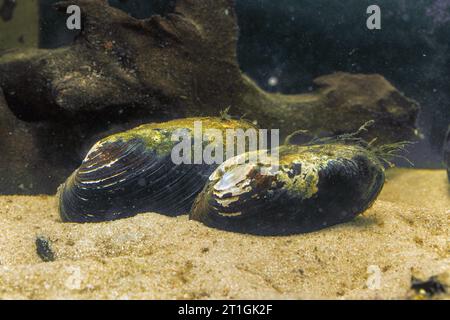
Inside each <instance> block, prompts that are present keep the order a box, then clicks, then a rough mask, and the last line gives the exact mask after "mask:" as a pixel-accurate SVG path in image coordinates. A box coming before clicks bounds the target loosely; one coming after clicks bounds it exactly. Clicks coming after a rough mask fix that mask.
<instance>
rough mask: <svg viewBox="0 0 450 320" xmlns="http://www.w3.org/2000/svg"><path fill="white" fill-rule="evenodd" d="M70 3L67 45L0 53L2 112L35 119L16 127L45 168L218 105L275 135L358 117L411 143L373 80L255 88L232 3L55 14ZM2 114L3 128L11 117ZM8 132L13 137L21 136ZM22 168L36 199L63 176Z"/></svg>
mask: <svg viewBox="0 0 450 320" xmlns="http://www.w3.org/2000/svg"><path fill="white" fill-rule="evenodd" d="M69 4H77V5H79V6H80V7H81V9H82V15H83V18H82V22H83V29H82V31H81V34H80V35H79V36H78V38H77V39H76V40H75V41H74V43H73V44H72V45H70V46H68V47H63V48H58V49H52V50H44V49H29V50H26V51H14V52H9V53H7V54H5V55H3V56H2V57H0V87H1V88H2V89H3V92H4V95H5V99H6V102H7V104H8V107H9V109H10V110H11V111H12V112H13V113H14V114H15V116H16V117H17V118H19V119H21V120H25V121H28V122H36V123H37V124H28V125H25V124H20V125H18V126H22V125H24V126H28V127H29V128H33V130H39V132H40V133H41V134H40V135H38V136H34V135H33V137H32V138H33V139H32V141H34V142H28V143H30V144H33V145H32V146H30V149H33V148H36V149H37V151H36V150H35V151H33V152H35V153H36V154H39V155H36V156H35V157H38V156H40V155H41V154H42V153H46V156H45V157H43V158H41V159H40V160H44V161H47V160H48V159H50V158H51V159H53V161H54V162H57V164H55V165H54V166H50V167H54V171H53V172H58V168H61V167H60V166H65V168H64V170H62V171H64V172H65V171H66V170H71V169H73V167H72V163H76V162H77V161H80V160H81V155H82V154H83V151H82V150H85V146H86V145H88V144H89V143H90V142H92V140H93V137H98V136H99V135H105V134H107V133H111V131H117V130H119V129H125V128H129V127H131V126H133V125H136V124H138V123H143V122H149V121H152V120H160V119H168V118H179V117H186V116H216V115H218V114H219V113H220V111H221V110H224V109H226V108H230V113H231V114H232V115H236V116H243V115H245V117H246V118H247V119H249V120H252V121H255V122H257V123H258V125H259V126H260V127H262V128H279V129H280V131H281V133H282V135H283V136H285V135H288V134H290V133H292V132H294V131H296V130H299V129H302V130H309V131H310V132H311V133H313V134H317V135H320V134H328V135H330V134H340V133H344V132H353V131H356V130H357V129H358V128H359V127H360V126H361V124H362V123H364V122H366V121H368V120H375V121H376V125H375V126H374V127H373V128H372V130H371V131H370V133H369V135H368V136H367V138H373V137H378V139H379V141H380V142H392V141H398V140H406V139H411V138H412V137H413V136H414V132H415V120H416V116H417V113H418V106H417V104H416V103H415V102H414V101H412V100H410V99H408V98H406V97H405V96H404V95H403V94H402V93H400V92H399V91H397V90H396V89H395V88H394V87H393V86H392V85H391V84H390V83H389V82H388V81H386V80H385V79H384V78H383V77H381V76H379V75H351V74H346V73H337V74H333V75H328V76H324V77H320V78H318V79H316V80H315V81H314V83H315V85H316V87H317V88H316V90H315V91H313V92H311V93H308V94H301V95H282V94H269V93H267V92H264V91H263V90H262V89H260V88H259V87H258V86H257V85H256V84H255V83H254V82H253V81H252V80H251V79H249V78H248V77H247V76H245V75H243V74H242V72H241V70H240V69H239V65H238V62H237V54H236V47H237V46H236V44H237V37H238V27H237V21H236V15H235V11H234V6H233V1H231V0H214V1H211V0H195V1H193V0H178V1H177V3H176V6H175V9H174V12H173V13H170V14H168V15H166V16H164V17H162V16H153V17H151V18H149V19H145V20H138V19H135V18H133V17H130V16H129V15H127V14H126V13H124V12H123V11H120V10H118V9H115V8H112V7H110V6H109V5H108V4H107V1H104V0H73V1H70V3H69V2H61V3H58V4H57V5H56V7H57V8H59V9H60V10H62V11H64V12H65V9H66V7H67V6H68V5H69ZM0 117H5V115H4V114H3V112H2V114H1V115H0ZM10 118H11V117H9V116H7V118H5V119H6V120H5V119H3V120H2V121H16V120H12V119H11V120H8V119H10ZM12 126H13V127H14V131H15V132H17V133H16V135H17V136H20V137H18V138H17V139H26V138H24V137H23V136H21V133H20V132H18V131H17V130H18V129H16V128H15V125H12ZM36 127H39V128H38V129H36ZM42 127H43V128H44V129H42ZM13 136H14V133H13ZM0 139H3V138H0ZM54 143H57V144H58V146H59V148H60V149H58V148H57V147H56V146H55V145H54ZM24 152H25V151H24ZM55 152H56V153H55ZM11 153H12V154H14V153H16V155H15V156H16V157H17V152H16V151H15V150H11ZM15 156H14V155H11V156H9V158H8V156H7V157H6V158H5V159H2V160H1V163H0V165H2V166H3V165H4V163H6V164H7V163H8V162H9V161H12V159H14V157H15ZM55 159H57V160H55ZM23 162H24V163H28V162H27V160H24V161H23ZM67 167H70V168H67ZM66 168H67V169H66ZM28 173H29V175H30V179H31V180H33V181H36V183H39V184H40V185H41V186H45V188H44V189H45V190H44V191H45V192H48V191H49V190H53V191H54V190H55V188H56V186H57V184H58V183H59V182H61V181H63V180H64V178H65V177H64V176H59V174H58V173H56V174H55V175H54V176H55V177H56V178H55V179H54V180H51V181H49V180H48V179H47V180H42V179H36V177H35V175H37V174H38V173H37V172H35V170H29V171H28ZM10 175H14V171H13V172H11V173H10ZM16 184H17V183H16ZM35 186H36V184H35ZM13 189H14V188H13ZM5 190H10V189H8V188H7V187H5V186H2V185H0V192H2V191H5ZM35 191H36V192H40V191H42V188H41V190H39V188H37V189H35ZM6 192H8V191H6Z"/></svg>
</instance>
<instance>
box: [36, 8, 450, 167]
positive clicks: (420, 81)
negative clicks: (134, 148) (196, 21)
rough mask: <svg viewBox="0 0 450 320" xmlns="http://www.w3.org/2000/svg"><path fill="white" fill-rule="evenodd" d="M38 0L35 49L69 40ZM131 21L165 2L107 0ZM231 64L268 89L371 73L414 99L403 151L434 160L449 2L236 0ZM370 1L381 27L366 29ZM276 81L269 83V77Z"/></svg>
mask: <svg viewBox="0 0 450 320" xmlns="http://www.w3.org/2000/svg"><path fill="white" fill-rule="evenodd" d="M53 2H56V1H55V0H42V1H41V39H40V44H41V46H42V47H47V48H50V47H57V46H61V45H63V44H66V43H69V42H70V40H71V39H72V37H73V36H74V33H73V32H69V31H67V29H66V28H65V17H64V16H63V15H58V14H55V13H54V11H53V10H52V9H51V3H53ZM110 3H111V4H112V5H114V6H116V7H119V8H121V9H123V10H125V11H127V12H129V13H130V14H131V15H133V16H135V17H137V18H145V17H148V16H150V15H152V14H154V13H159V14H163V13H165V12H167V11H169V10H170V8H171V6H173V1H171V0H152V1H149V0H128V1H120V0H111V1H110ZM236 3H237V13H238V17H239V26H240V40H239V50H238V56H239V62H240V65H241V68H242V69H243V71H244V72H246V73H247V74H249V75H250V76H251V77H252V78H253V79H255V80H256V81H257V82H258V83H259V84H260V85H261V86H262V87H263V88H264V89H266V90H268V91H272V92H282V93H301V92H306V91H308V90H311V89H312V88H311V84H312V80H313V79H314V78H315V77H318V76H320V75H324V74H329V73H333V72H335V71H346V72H353V73H379V74H381V75H383V76H384V77H386V78H387V79H388V80H389V81H391V82H392V83H393V84H394V85H395V86H396V87H397V88H398V89H400V90H401V91H403V92H404V93H405V94H406V95H407V96H408V97H411V98H413V99H415V100H417V101H419V102H420V104H421V106H422V113H421V115H420V118H419V127H420V128H421V131H422V133H423V134H424V136H425V140H424V141H423V142H422V143H420V144H419V145H417V146H416V147H415V149H414V152H413V154H412V155H411V157H412V159H413V160H414V161H415V162H416V164H417V165H418V166H425V167H439V166H441V165H442V161H441V148H442V143H443V139H444V134H445V131H446V129H447V127H448V125H449V123H450V0H413V1H412V0H378V1H374V0H372V1H365V0H340V1H330V0H277V1H273V0H237V1H236ZM372 4H377V5H379V6H380V7H381V12H382V30H373V31H369V30H368V29H367V28H366V19H367V17H368V15H367V14H366V9H367V7H368V6H369V5H372ZM270 78H272V79H275V78H276V79H277V81H271V82H270V81H269V79H270Z"/></svg>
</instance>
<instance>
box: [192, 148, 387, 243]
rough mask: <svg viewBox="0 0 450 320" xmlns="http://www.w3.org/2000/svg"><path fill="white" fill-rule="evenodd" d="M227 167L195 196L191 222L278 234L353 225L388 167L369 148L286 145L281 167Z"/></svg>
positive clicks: (232, 164) (378, 188) (228, 163)
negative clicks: (350, 221) (349, 223)
mask: <svg viewBox="0 0 450 320" xmlns="http://www.w3.org/2000/svg"><path fill="white" fill-rule="evenodd" d="M243 156H245V154H244V155H241V156H237V157H235V158H233V159H230V160H228V161H226V162H225V163H223V164H222V165H221V166H220V167H219V168H217V170H216V171H215V172H214V173H213V174H212V175H211V177H210V178H209V182H208V184H207V185H206V186H205V188H204V190H203V191H202V193H201V194H200V195H199V196H198V197H197V199H196V200H195V202H194V205H193V207H192V209H191V212H190V218H191V219H194V220H198V221H201V222H203V223H204V224H206V225H208V226H212V227H216V228H219V229H224V230H230V231H237V232H245V233H253V234H262V235H279V234H291V233H302V232H310V231H314V230H318V229H321V228H324V227H327V226H332V225H335V224H338V223H343V222H346V221H349V220H351V219H353V218H354V217H356V216H357V215H358V214H360V213H362V212H363V211H365V210H366V209H367V208H369V207H370V206H371V205H372V203H373V202H374V201H375V199H376V198H377V196H378V194H379V193H380V191H381V189H382V187H383V184H384V167H383V166H382V164H381V163H380V161H379V159H378V158H377V156H375V155H374V154H373V153H372V152H371V151H369V150H367V149H366V148H365V147H362V146H358V145H348V144H339V143H336V144H323V145H312V146H288V145H286V146H282V147H280V148H279V166H278V167H277V166H273V165H270V164H266V163H265V164H263V163H248V162H247V163H241V164H236V163H237V162H238V161H237V160H236V159H238V158H239V157H243Z"/></svg>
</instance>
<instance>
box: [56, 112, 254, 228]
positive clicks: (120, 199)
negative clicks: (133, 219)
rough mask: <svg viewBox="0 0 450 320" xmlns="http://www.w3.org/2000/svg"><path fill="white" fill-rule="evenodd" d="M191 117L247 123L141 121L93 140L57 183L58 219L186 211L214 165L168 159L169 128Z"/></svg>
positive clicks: (183, 125)
mask: <svg viewBox="0 0 450 320" xmlns="http://www.w3.org/2000/svg"><path fill="white" fill-rule="evenodd" d="M194 121H201V122H202V127H203V130H206V129H220V130H222V132H225V130H226V129H237V128H241V129H243V130H246V129H248V128H250V127H252V128H253V125H251V124H250V123H248V122H246V121H241V120H230V119H228V120H225V119H221V118H188V119H180V120H173V121H169V122H165V123H156V124H147V125H143V126H140V127H138V128H135V129H132V130H129V131H126V132H123V133H119V134H115V135H113V136H110V137H107V138H105V139H103V140H101V141H99V142H98V143H97V144H96V145H94V147H92V149H91V150H90V151H89V153H88V154H87V156H86V158H85V159H84V161H83V162H82V164H81V166H80V167H79V168H78V169H77V170H76V171H75V172H74V173H73V174H72V175H71V176H70V177H69V178H68V179H67V181H66V182H65V183H64V184H63V185H62V186H61V187H60V188H59V191H58V196H59V212H60V216H61V218H62V220H63V221H70V222H100V221H108V220H115V219H120V218H126V217H130V216H133V215H136V214H137V213H140V212H146V211H147V212H149V211H152V212H158V213H162V214H167V215H178V214H181V213H187V212H188V211H189V209H190V207H191V206H192V203H193V201H194V199H195V196H196V195H197V194H198V193H199V192H200V191H201V190H202V188H203V186H204V185H205V183H206V181H207V179H208V177H209V175H210V174H211V173H212V172H213V171H214V170H215V169H216V168H217V165H215V164H213V165H207V164H196V165H194V164H180V165H176V164H174V163H173V161H172V159H171V152H172V148H173V146H174V145H175V143H176V142H172V141H171V137H172V133H173V132H174V131H175V130H178V129H187V130H188V131H190V132H191V131H192V130H193V127H194Z"/></svg>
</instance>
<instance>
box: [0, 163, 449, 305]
mask: <svg viewBox="0 0 450 320" xmlns="http://www.w3.org/2000/svg"><path fill="white" fill-rule="evenodd" d="M449 186H450V184H449V183H448V181H447V176H446V173H445V172H444V171H442V170H437V171H432V170H407V169H395V170H392V171H390V172H389V173H388V181H387V183H386V186H385V188H384V190H383V193H382V195H381V196H380V198H379V200H377V202H376V203H375V205H374V206H373V208H371V209H370V210H368V211H367V212H366V213H364V214H363V215H362V216H360V217H358V218H357V219H355V220H354V221H353V222H350V223H347V224H344V225H340V226H335V227H332V228H329V229H326V230H322V231H319V232H315V233H310V234H303V235H295V236H284V237H258V236H250V235H243V234H234V233H229V232H223V231H218V230H214V229H210V228H208V227H205V226H203V225H202V224H200V223H197V222H194V221H189V220H188V219H187V217H186V216H182V217H178V218H170V217H166V216H162V215H158V214H154V213H149V214H141V215H139V216H136V217H134V218H130V219H126V220H120V221H115V222H109V223H101V224H86V225H80V224H64V223H61V222H60V221H59V218H58V215H57V212H56V206H55V198H54V197H49V196H37V197H26V196H2V197H0V298H6V299H8V298H18V299H23V298H24V299H55V298H56V299H66V298H69V299H216V298H226V299H229V298H231V299H305V298H306V299H311V298H312V299H320V298H325V299H403V298H411V297H412V294H413V293H412V291H411V290H410V286H411V276H416V277H419V278H428V277H430V276H432V275H437V274H448V271H449V270H450V242H449V240H450V237H449V236H450V229H449V226H450V223H449V222H450V221H449V217H450V189H449V188H450V187H449ZM36 237H43V238H44V239H48V240H49V242H50V243H51V247H52V251H53V253H54V256H55V261H54V262H43V261H42V259H41V258H40V257H39V256H38V255H37V250H36V244H35V241H36ZM448 297H449V296H448V295H440V296H439V298H444V299H445V298H448Z"/></svg>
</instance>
